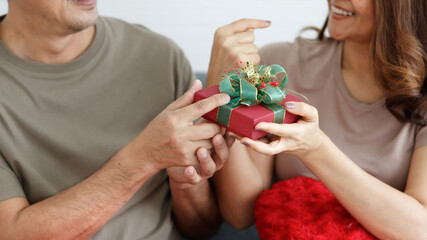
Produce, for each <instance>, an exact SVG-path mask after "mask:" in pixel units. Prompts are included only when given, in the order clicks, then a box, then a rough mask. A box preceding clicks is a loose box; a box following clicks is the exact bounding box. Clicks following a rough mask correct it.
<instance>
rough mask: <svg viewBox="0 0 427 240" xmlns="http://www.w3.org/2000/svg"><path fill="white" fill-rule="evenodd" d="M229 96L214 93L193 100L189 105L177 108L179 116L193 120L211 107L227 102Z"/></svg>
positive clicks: (211, 108) (210, 109)
mask: <svg viewBox="0 0 427 240" xmlns="http://www.w3.org/2000/svg"><path fill="white" fill-rule="evenodd" d="M229 101H230V96H229V95H228V94H226V93H220V94H215V95H213V96H211V97H208V98H206V99H203V100H200V101H198V102H195V103H193V104H191V105H189V106H186V107H183V108H181V109H179V110H178V111H179V116H180V117H182V118H185V119H187V120H189V121H193V120H195V119H197V118H199V117H201V116H203V115H204V114H205V113H208V112H210V111H212V110H213V109H215V108H217V107H219V106H222V105H224V104H227V103H228V102H229Z"/></svg>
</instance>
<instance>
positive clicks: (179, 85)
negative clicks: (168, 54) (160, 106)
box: [175, 46, 196, 99]
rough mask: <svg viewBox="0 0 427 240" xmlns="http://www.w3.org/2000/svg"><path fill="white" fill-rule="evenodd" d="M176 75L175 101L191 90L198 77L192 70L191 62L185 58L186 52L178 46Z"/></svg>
mask: <svg viewBox="0 0 427 240" xmlns="http://www.w3.org/2000/svg"><path fill="white" fill-rule="evenodd" d="M175 51H176V58H175V61H176V63H175V64H176V75H175V86H176V92H175V94H176V95H175V99H176V98H179V97H180V96H181V95H183V94H184V93H185V92H186V91H187V90H188V89H190V88H191V86H192V85H193V82H194V81H195V80H196V77H195V75H194V73H193V71H192V69H191V65H190V62H189V61H188V59H187V57H186V56H185V54H184V52H183V51H182V50H181V49H180V48H179V47H178V46H176V50H175Z"/></svg>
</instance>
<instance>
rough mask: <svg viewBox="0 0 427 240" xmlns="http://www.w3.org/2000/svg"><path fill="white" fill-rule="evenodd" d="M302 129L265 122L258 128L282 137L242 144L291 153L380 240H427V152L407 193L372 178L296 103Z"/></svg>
mask: <svg viewBox="0 0 427 240" xmlns="http://www.w3.org/2000/svg"><path fill="white" fill-rule="evenodd" d="M287 110H288V111H290V112H292V113H294V114H297V115H300V116H302V119H301V120H299V121H298V123H296V124H281V125H280V124H274V123H260V124H258V125H257V128H259V129H262V130H264V131H267V132H270V133H273V134H276V135H278V136H281V139H280V140H278V141H275V142H272V143H270V144H265V143H261V142H256V141H252V140H250V139H247V138H245V139H242V142H244V143H246V144H248V146H250V147H251V148H253V149H256V150H257V151H259V152H262V153H265V154H276V153H279V152H290V153H293V154H295V155H296V156H297V157H298V158H299V159H301V161H302V162H303V163H304V164H305V165H306V166H307V167H308V168H309V169H310V170H311V171H312V172H313V173H314V174H315V175H316V176H317V177H318V178H319V180H320V181H322V183H323V184H325V186H326V187H327V188H328V189H329V190H330V191H331V192H332V193H333V194H334V195H335V196H336V197H337V199H338V200H339V201H340V203H341V204H342V205H343V206H344V207H345V208H346V209H347V210H348V211H349V212H350V213H351V215H352V216H354V217H355V218H356V219H357V220H358V221H359V222H360V223H361V224H362V225H363V226H364V227H365V228H366V229H367V230H368V231H370V232H371V233H372V234H374V235H375V236H376V237H378V238H380V239H427V231H426V229H427V191H426V189H427V176H426V174H425V173H426V172H427V147H420V148H418V149H416V150H415V152H414V154H413V157H412V163H411V168H410V172H409V177H408V181H407V187H406V190H405V192H401V191H398V190H396V189H394V188H392V187H390V186H389V185H387V184H385V183H383V182H381V181H380V180H378V179H377V178H375V177H373V176H371V175H370V174H368V173H367V172H365V171H364V170H362V169H361V168H360V167H359V166H357V165H356V164H355V163H354V162H353V161H352V160H351V159H349V158H348V157H347V156H346V155H345V154H344V153H343V152H342V151H341V150H340V149H338V147H337V146H336V145H335V144H334V143H333V142H332V141H331V140H330V139H329V138H328V137H327V136H326V135H325V134H324V133H323V132H322V131H321V130H320V129H319V128H318V119H317V111H316V109H315V108H314V107H312V106H309V105H307V104H304V103H294V104H293V106H292V105H290V106H288V108H287Z"/></svg>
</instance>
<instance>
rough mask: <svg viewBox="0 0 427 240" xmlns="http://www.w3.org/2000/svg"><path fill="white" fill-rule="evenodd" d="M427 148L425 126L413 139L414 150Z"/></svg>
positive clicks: (426, 129)
mask: <svg viewBox="0 0 427 240" xmlns="http://www.w3.org/2000/svg"><path fill="white" fill-rule="evenodd" d="M423 146H427V126H424V127H422V128H421V129H420V130H419V131H418V133H417V135H416V137H415V148H418V147H423Z"/></svg>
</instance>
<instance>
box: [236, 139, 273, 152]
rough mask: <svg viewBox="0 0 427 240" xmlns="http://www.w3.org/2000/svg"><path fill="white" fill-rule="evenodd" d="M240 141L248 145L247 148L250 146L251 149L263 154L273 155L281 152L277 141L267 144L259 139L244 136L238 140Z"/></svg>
mask: <svg viewBox="0 0 427 240" xmlns="http://www.w3.org/2000/svg"><path fill="white" fill-rule="evenodd" d="M279 141H281V140H279ZM240 143H242V144H243V145H245V146H247V147H249V148H251V149H253V150H255V151H257V152H259V153H262V154H265V155H270V156H271V155H274V154H277V153H279V152H281V151H280V144H279V142H272V143H270V144H267V143H264V142H261V141H254V140H252V139H250V138H246V137H245V138H242V139H241V140H240Z"/></svg>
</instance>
